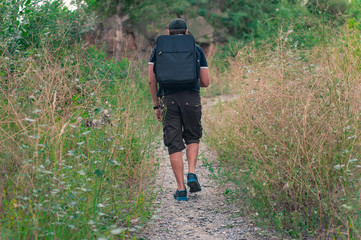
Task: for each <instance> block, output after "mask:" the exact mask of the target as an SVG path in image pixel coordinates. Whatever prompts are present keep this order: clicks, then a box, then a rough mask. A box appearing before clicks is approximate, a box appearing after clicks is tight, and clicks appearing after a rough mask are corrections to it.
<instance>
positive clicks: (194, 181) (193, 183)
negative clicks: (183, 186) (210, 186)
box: [187, 173, 202, 193]
mask: <svg viewBox="0 0 361 240" xmlns="http://www.w3.org/2000/svg"><path fill="white" fill-rule="evenodd" d="M187 185H188V186H189V187H190V190H189V191H190V192H192V193H193V192H199V191H201V190H202V188H201V185H200V184H199V182H198V178H197V175H195V174H194V173H188V174H187Z"/></svg>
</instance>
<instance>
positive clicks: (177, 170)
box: [170, 152, 186, 191]
mask: <svg viewBox="0 0 361 240" xmlns="http://www.w3.org/2000/svg"><path fill="white" fill-rule="evenodd" d="M170 163H171V165H172V169H173V172H174V175H175V179H176V181H177V185H178V191H182V190H185V189H186V187H185V185H184V179H183V177H184V164H183V157H182V152H176V153H172V154H171V155H170Z"/></svg>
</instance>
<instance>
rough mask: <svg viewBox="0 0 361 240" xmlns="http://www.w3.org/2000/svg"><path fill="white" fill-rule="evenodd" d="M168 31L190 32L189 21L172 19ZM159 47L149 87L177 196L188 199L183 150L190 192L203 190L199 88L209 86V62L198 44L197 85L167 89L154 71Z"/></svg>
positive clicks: (154, 58) (150, 66)
mask: <svg viewBox="0 0 361 240" xmlns="http://www.w3.org/2000/svg"><path fill="white" fill-rule="evenodd" d="M168 34H169V35H187V34H188V29H187V24H186V22H185V21H184V20H183V19H180V18H176V19H173V20H172V21H171V22H170V23H169V26H168ZM156 48H157V46H155V48H154V49H153V52H152V54H151V56H150V60H149V69H148V78H149V90H150V94H151V96H152V100H153V104H154V107H153V108H154V111H155V116H156V118H157V120H158V121H159V122H163V138H164V145H165V146H167V147H168V152H169V156H170V162H171V165H172V169H173V172H174V175H175V178H176V181H177V186H178V189H177V190H176V192H175V194H174V198H175V199H177V200H178V201H187V200H188V198H187V190H186V188H185V184H184V179H183V175H184V166H183V157H182V151H183V150H184V149H186V156H187V160H188V174H187V185H188V186H189V187H190V192H198V191H201V186H200V184H199V182H198V178H197V175H196V164H197V157H198V149H199V140H200V138H201V137H202V125H201V115H202V113H201V99H200V95H199V91H200V87H208V85H209V73H208V66H207V61H206V58H205V55H204V52H203V50H202V49H201V48H200V47H199V46H198V45H196V55H197V61H198V62H199V63H200V67H198V69H197V77H198V78H199V81H197V84H196V85H195V86H193V87H191V88H188V89H182V90H179V89H164V88H162V87H161V86H160V87H159V89H158V86H157V79H156V75H155V73H154V63H155V62H156V57H157V56H156V54H155V52H156ZM155 67H156V66H155ZM162 111H163V113H162ZM184 143H185V144H186V146H185V145H184Z"/></svg>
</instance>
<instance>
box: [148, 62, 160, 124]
mask: <svg viewBox="0 0 361 240" xmlns="http://www.w3.org/2000/svg"><path fill="white" fill-rule="evenodd" d="M153 67H154V64H149V68H148V84H149V90H150V95H151V96H152V100H153V105H154V106H159V98H158V97H157V92H158V87H157V79H156V78H155V74H154V72H153ZM154 112H155V116H156V118H157V120H158V121H159V122H161V121H162V116H161V110H160V109H155V110H154Z"/></svg>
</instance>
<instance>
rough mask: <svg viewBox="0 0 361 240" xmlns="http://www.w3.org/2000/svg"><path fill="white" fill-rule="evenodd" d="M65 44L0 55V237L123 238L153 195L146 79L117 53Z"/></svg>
mask: <svg viewBox="0 0 361 240" xmlns="http://www.w3.org/2000/svg"><path fill="white" fill-rule="evenodd" d="M64 51H65V52H62V53H54V52H47V51H46V49H42V51H39V52H37V53H34V54H33V55H31V56H27V58H24V59H11V58H2V60H1V62H0V71H1V73H2V74H0V76H1V92H0V96H1V98H0V109H1V112H0V119H1V122H0V124H1V129H2V130H1V133H0V148H1V151H0V152H1V153H0V165H1V173H0V174H1V175H0V179H1V180H0V188H1V195H0V207H1V210H0V225H1V229H0V237H1V238H4V239H33V238H41V239H44V238H45V239H53V238H56V239H84V238H88V239H94V238H101V237H107V238H108V239H113V238H117V239H119V237H120V238H131V237H132V236H134V233H135V232H136V231H137V230H138V229H139V228H141V227H142V225H143V224H144V222H145V221H146V220H147V219H148V218H149V217H150V207H151V205H152V202H153V199H154V193H153V191H152V189H151V188H150V187H149V180H150V179H151V177H152V169H153V168H154V161H153V159H154V156H153V150H152V149H153V148H152V143H153V142H154V139H155V137H156V136H157V133H156V130H159V129H154V127H153V125H154V124H155V120H154V116H153V111H151V108H150V107H149V106H151V103H150V97H149V96H148V89H147V85H146V81H145V80H144V79H142V77H141V76H140V71H139V69H138V65H139V63H135V62H132V61H130V60H128V59H126V58H124V59H123V60H122V61H120V62H116V61H113V60H108V59H106V58H105V56H104V55H103V53H101V52H99V51H98V50H96V49H95V48H89V49H88V50H87V52H84V50H82V49H80V48H77V47H75V48H74V49H73V50H72V52H67V51H66V50H64ZM105 111H110V114H111V117H110V122H107V121H106V119H105V120H102V119H103V118H104V117H103V115H104V113H105ZM93 119H98V120H102V121H103V122H104V124H101V125H99V126H97V127H89V126H86V122H92V120H93Z"/></svg>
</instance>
